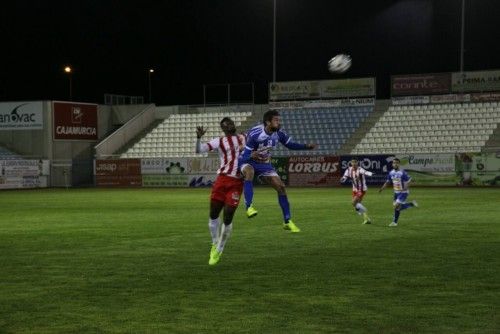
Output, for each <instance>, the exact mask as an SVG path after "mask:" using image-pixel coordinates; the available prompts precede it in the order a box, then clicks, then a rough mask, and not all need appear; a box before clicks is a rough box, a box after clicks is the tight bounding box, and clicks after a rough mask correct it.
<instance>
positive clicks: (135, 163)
mask: <svg viewBox="0 0 500 334" xmlns="http://www.w3.org/2000/svg"><path fill="white" fill-rule="evenodd" d="M94 174H95V178H96V185H97V186H100V187H140V186H141V185H142V175H141V161H140V159H110V160H96V161H95V170H94Z"/></svg>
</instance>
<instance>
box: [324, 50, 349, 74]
mask: <svg viewBox="0 0 500 334" xmlns="http://www.w3.org/2000/svg"><path fill="white" fill-rule="evenodd" d="M350 67H351V56H349V55H346V54H342V53H341V54H338V55H336V56H335V57H333V58H332V59H330V61H329V62H328V70H329V71H330V72H332V73H344V72H345V71H347V70H348V69H349V68H350Z"/></svg>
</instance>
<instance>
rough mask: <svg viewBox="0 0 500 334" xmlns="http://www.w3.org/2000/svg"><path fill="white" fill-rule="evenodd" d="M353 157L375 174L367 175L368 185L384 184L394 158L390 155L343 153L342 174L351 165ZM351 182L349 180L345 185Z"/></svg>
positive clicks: (341, 160)
mask: <svg viewBox="0 0 500 334" xmlns="http://www.w3.org/2000/svg"><path fill="white" fill-rule="evenodd" d="M353 158H355V159H357V160H358V165H359V166H360V167H362V168H363V169H366V170H367V171H370V172H372V173H374V175H373V176H367V177H366V184H367V185H372V184H373V185H380V184H383V183H384V182H385V180H386V178H387V173H388V172H389V170H390V168H391V162H392V159H393V157H392V156H390V155H343V156H341V157H340V169H341V176H342V175H344V172H345V170H346V169H347V168H348V167H349V166H350V162H351V160H352V159H353ZM350 184H351V183H350V182H349V181H347V182H346V183H345V185H350Z"/></svg>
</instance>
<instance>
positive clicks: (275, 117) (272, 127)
mask: <svg viewBox="0 0 500 334" xmlns="http://www.w3.org/2000/svg"><path fill="white" fill-rule="evenodd" d="M263 121H264V122H263V124H261V125H257V126H255V127H253V128H251V129H250V131H249V132H248V134H247V143H246V146H245V151H244V152H243V155H242V156H241V161H240V166H241V171H242V173H243V175H244V176H245V184H244V190H243V193H244V195H245V205H246V208H247V217H248V218H252V217H254V216H255V215H257V210H256V209H255V208H254V207H253V206H252V201H253V183H252V182H253V177H254V174H255V175H257V176H258V177H260V178H261V179H262V180H264V181H265V182H266V183H268V184H270V185H271V186H272V187H273V188H274V189H275V190H276V192H277V193H278V203H279V205H280V207H281V211H282V212H283V220H284V223H283V228H284V229H285V230H289V231H291V232H300V229H299V228H298V227H297V226H296V225H295V224H294V223H293V221H292V220H291V214H290V204H289V202H288V197H287V195H286V190H285V184H284V183H283V181H281V179H280V177H279V175H278V173H276V170H275V169H274V167H273V166H272V165H271V152H270V150H271V149H273V148H274V147H276V146H277V145H278V142H279V143H281V144H283V145H284V146H285V147H287V148H288V149H291V150H312V149H315V148H316V144H297V143H294V142H292V140H291V138H290V136H288V135H287V134H286V133H285V132H284V131H282V130H280V127H281V125H280V114H279V113H278V111H276V110H269V111H267V112H266V113H265V114H264V117H263Z"/></svg>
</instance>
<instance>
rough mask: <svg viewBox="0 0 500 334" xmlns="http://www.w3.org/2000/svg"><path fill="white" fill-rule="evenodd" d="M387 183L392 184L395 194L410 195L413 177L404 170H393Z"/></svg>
mask: <svg viewBox="0 0 500 334" xmlns="http://www.w3.org/2000/svg"><path fill="white" fill-rule="evenodd" d="M387 181H388V182H391V183H392V187H393V189H394V192H395V193H397V194H399V193H408V192H409V191H408V184H409V183H410V181H411V177H410V176H409V175H408V173H406V171H405V170H404V169H401V168H400V169H399V170H395V169H393V170H391V171H390V172H389V174H387Z"/></svg>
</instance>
